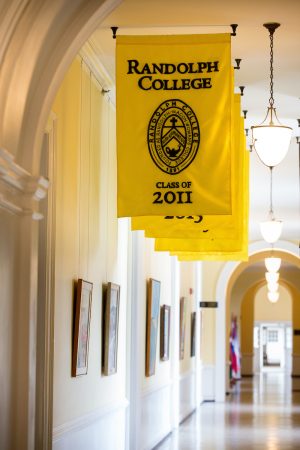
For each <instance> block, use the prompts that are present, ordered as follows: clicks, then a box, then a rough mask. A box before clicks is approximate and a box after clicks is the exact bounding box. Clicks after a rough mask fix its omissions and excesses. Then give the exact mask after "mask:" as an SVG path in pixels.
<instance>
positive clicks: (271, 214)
mask: <svg viewBox="0 0 300 450" xmlns="http://www.w3.org/2000/svg"><path fill="white" fill-rule="evenodd" d="M270 216H271V220H273V217H274V211H273V167H270Z"/></svg>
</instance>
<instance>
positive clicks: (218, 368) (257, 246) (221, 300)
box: [215, 241, 300, 402]
mask: <svg viewBox="0 0 300 450" xmlns="http://www.w3.org/2000/svg"><path fill="white" fill-rule="evenodd" d="M276 250H279V251H281V252H283V254H284V253H285V254H287V255H292V256H294V257H296V258H298V260H299V256H298V251H299V249H298V246H297V245H295V244H293V243H291V242H288V241H278V242H277V243H276ZM269 251H270V249H269V248H267V247H266V242H265V241H258V242H255V243H253V244H251V245H250V246H249V257H250V259H251V257H254V256H255V257H257V256H258V255H259V254H261V255H262V257H263V253H266V252H269ZM299 264H300V261H299ZM246 266H247V264H245V263H242V262H238V261H229V262H228V263H226V264H225V266H224V267H223V269H222V271H221V273H220V275H219V278H218V281H217V285H216V299H217V301H218V308H217V310H216V323H215V342H216V347H215V400H216V402H224V401H225V396H226V344H227V338H226V305H227V302H228V301H229V298H230V295H229V294H230V289H229V283H230V281H231V279H232V277H233V275H234V274H236V273H237V272H239V269H240V270H241V271H242V270H243V268H244V267H246Z"/></svg>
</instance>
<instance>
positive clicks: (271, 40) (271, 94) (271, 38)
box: [269, 33, 274, 107]
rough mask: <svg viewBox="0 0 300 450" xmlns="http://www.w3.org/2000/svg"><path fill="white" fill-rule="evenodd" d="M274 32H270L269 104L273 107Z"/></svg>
mask: <svg viewBox="0 0 300 450" xmlns="http://www.w3.org/2000/svg"><path fill="white" fill-rule="evenodd" d="M273 55H274V53H273V33H270V99H269V104H270V106H271V107H273V105H274V97H273V86H274V83H273Z"/></svg>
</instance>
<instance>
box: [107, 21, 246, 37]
mask: <svg viewBox="0 0 300 450" xmlns="http://www.w3.org/2000/svg"><path fill="white" fill-rule="evenodd" d="M215 27H222V28H224V27H231V30H232V32H231V36H236V29H237V27H238V24H237V23H231V24H230V25H228V24H225V25H222V24H221V25H220V24H219V25H180V26H178V25H177V26H172V25H166V26H164V25H148V26H144V27H143V28H146V29H151V28H153V29H157V28H169V29H170V28H172V29H173V28H215ZM110 28H111V30H112V37H113V39H116V37H117V31H118V29H119V27H110ZM141 28H142V27H137V26H132V27H131V26H126V27H123V28H122V29H123V30H129V29H130V30H132V29H141Z"/></svg>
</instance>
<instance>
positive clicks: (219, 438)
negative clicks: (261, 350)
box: [155, 369, 300, 450]
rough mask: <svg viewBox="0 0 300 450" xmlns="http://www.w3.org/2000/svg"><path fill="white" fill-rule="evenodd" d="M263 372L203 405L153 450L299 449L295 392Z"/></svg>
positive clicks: (299, 396) (299, 401) (299, 406)
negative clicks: (220, 401)
mask: <svg viewBox="0 0 300 450" xmlns="http://www.w3.org/2000/svg"><path fill="white" fill-rule="evenodd" d="M291 382H292V381H291V377H290V376H286V375H285V374H284V373H280V372H278V371H276V369H275V370H273V371H268V372H265V373H262V374H260V375H257V376H255V377H253V379H252V378H246V379H244V380H242V381H241V382H238V383H237V386H236V387H235V389H234V392H233V393H232V394H230V395H229V396H228V398H227V401H226V403H224V404H216V403H204V404H202V405H201V406H200V407H199V409H198V411H197V412H195V413H194V414H193V415H192V416H190V417H189V418H188V419H187V420H186V421H185V422H184V423H183V424H182V425H181V426H180V427H179V429H178V430H176V431H175V432H173V433H172V434H171V435H170V436H169V437H168V438H166V439H165V440H164V441H163V442H162V443H161V444H160V445H158V446H157V447H156V448H155V450H199V449H201V450H202V449H203V450H225V449H226V450H234V449H239V450H248V449H255V450H263V449H264V450H290V449H297V450H300V392H294V393H293V392H292V388H291Z"/></svg>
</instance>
